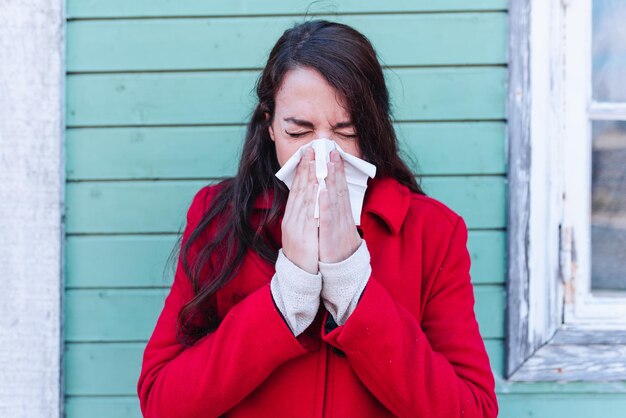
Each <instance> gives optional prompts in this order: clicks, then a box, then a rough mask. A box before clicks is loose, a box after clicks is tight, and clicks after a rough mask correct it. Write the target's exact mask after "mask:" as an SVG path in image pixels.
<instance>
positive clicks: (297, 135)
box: [285, 131, 308, 138]
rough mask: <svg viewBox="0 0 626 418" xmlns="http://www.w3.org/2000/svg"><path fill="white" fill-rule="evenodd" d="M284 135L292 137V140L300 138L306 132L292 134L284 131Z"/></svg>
mask: <svg viewBox="0 0 626 418" xmlns="http://www.w3.org/2000/svg"><path fill="white" fill-rule="evenodd" d="M285 133H286V134H287V135H289V136H291V137H293V138H299V137H301V136H303V135H306V134H308V132H293V133H292V132H287V131H285Z"/></svg>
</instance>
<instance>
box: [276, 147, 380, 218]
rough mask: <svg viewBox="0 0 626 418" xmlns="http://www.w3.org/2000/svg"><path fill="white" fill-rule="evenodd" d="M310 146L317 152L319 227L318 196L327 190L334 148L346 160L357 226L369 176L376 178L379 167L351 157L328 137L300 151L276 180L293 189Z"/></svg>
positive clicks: (316, 216)
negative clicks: (328, 167)
mask: <svg viewBox="0 0 626 418" xmlns="http://www.w3.org/2000/svg"><path fill="white" fill-rule="evenodd" d="M308 147H313V150H314V151H315V173H316V177H317V182H318V184H319V187H318V190H317V196H316V198H315V216H314V217H315V218H316V219H317V226H319V210H320V205H319V197H320V191H322V190H324V189H326V181H325V179H326V176H327V175H328V170H327V166H326V164H327V163H328V162H329V161H330V152H331V151H332V150H333V149H336V150H337V151H339V154H341V157H342V158H343V160H344V167H345V173H346V180H347V182H348V191H349V194H350V206H351V208H352V217H353V218H354V223H355V225H359V224H360V223H361V209H362V208H363V198H364V197H365V190H366V189H367V179H368V177H372V178H374V176H375V175H376V166H375V165H374V164H371V163H368V162H367V161H365V160H362V159H360V158H358V157H355V156H354V155H352V154H348V153H347V152H345V151H344V150H343V149H341V147H340V146H339V144H337V143H336V142H335V141H333V140H330V139H328V138H320V139H315V140H313V141H311V142H309V143H307V144H305V145H303V146H301V147H300V148H298V150H297V151H296V152H295V153H294V154H293V155H292V156H291V158H289V159H288V160H287V162H285V164H284V165H283V166H282V167H281V169H280V170H278V172H277V173H276V177H278V178H279V179H281V180H282V181H283V182H284V183H285V184H286V185H287V187H288V188H289V190H291V184H292V183H293V178H294V177H295V174H296V168H297V166H298V162H300V159H301V158H302V156H303V155H304V150H306V149H307V148H308Z"/></svg>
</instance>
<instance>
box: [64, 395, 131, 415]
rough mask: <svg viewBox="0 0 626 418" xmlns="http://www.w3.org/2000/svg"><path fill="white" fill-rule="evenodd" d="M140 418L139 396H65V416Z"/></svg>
mask: <svg viewBox="0 0 626 418" xmlns="http://www.w3.org/2000/svg"><path fill="white" fill-rule="evenodd" d="M84 417H90V418H111V417H115V418H141V409H140V408H139V398H138V397H137V395H134V396H130V395H129V396H113V397H102V396H79V397H74V396H72V397H66V398H65V418H84Z"/></svg>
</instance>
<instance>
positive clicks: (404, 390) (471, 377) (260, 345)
mask: <svg viewBox="0 0 626 418" xmlns="http://www.w3.org/2000/svg"><path fill="white" fill-rule="evenodd" d="M219 187H220V185H219V184H218V185H209V186H205V187H203V188H202V189H201V190H200V191H199V192H198V193H197V194H196V196H195V197H194V200H193V202H192V204H191V206H190V208H189V211H188V214H187V227H186V229H185V231H184V233H183V240H184V239H186V238H187V236H188V235H189V233H190V232H191V229H190V228H191V227H193V226H195V225H196V224H197V223H198V222H199V219H200V216H201V215H202V213H203V212H204V211H205V210H206V207H207V205H208V204H210V199H211V196H212V195H213V194H214V193H215V191H216V190H217V189H218V188H219ZM271 201H272V193H270V194H269V195H266V196H259V198H257V200H256V202H255V208H256V209H255V211H254V214H253V224H254V222H258V217H259V215H258V213H259V211H260V210H263V209H264V208H268V207H269V206H270V205H271ZM360 228H361V229H362V233H363V239H365V240H366V241H367V244H368V248H369V250H370V254H371V265H372V275H371V276H370V278H369V282H368V284H367V286H366V288H365V290H364V292H363V295H362V298H361V300H360V302H359V304H358V305H357V307H356V309H355V310H354V312H353V313H352V315H351V316H350V317H349V318H348V320H347V322H346V323H345V324H344V325H343V326H339V327H336V328H335V329H333V330H332V331H330V332H326V330H325V327H324V326H323V324H325V323H326V319H327V318H328V316H329V315H328V312H327V311H326V310H325V308H324V305H323V304H321V303H320V311H319V312H318V316H317V317H316V319H315V321H314V322H313V323H312V324H311V326H309V328H307V330H306V331H305V332H303V333H302V334H301V335H299V336H298V337H297V338H295V337H294V336H293V334H292V333H291V331H290V330H289V328H288V326H287V324H286V323H285V321H284V320H283V318H282V316H281V314H280V312H279V311H278V310H277V309H276V306H275V305H274V302H273V299H272V296H271V293H270V286H269V282H270V279H271V278H272V276H273V274H274V271H275V269H274V266H273V265H272V264H270V263H268V262H266V261H264V260H263V259H262V258H261V257H260V256H258V255H257V254H256V253H254V252H253V251H249V253H248V254H247V255H246V257H245V259H244V264H243V265H242V267H241V270H240V272H239V274H238V276H237V277H235V278H234V279H233V280H232V281H231V282H230V283H229V284H228V285H226V286H225V287H223V288H222V289H220V291H218V293H217V295H216V300H217V304H218V313H219V314H220V317H222V318H223V321H222V323H221V324H220V326H219V327H218V329H217V330H216V331H215V332H214V333H210V334H208V335H206V336H204V337H202V338H201V339H200V340H198V342H197V343H196V344H195V345H194V346H193V347H190V348H187V349H184V347H183V346H182V345H179V344H178V342H177V341H176V337H175V322H176V315H177V314H178V311H179V309H180V307H181V306H182V305H183V304H184V303H185V302H186V300H188V299H189V298H191V296H192V290H191V285H190V283H189V282H188V279H187V277H186V276H185V275H184V273H183V271H182V268H181V267H180V262H179V265H178V268H177V271H176V274H175V278H174V282H173V285H172V289H171V291H170V293H169V295H168V297H167V299H166V300H165V305H164V307H163V311H162V312H161V315H160V316H159V318H158V321H157V324H156V327H155V329H154V332H153V334H152V336H151V338H150V340H149V342H148V344H147V346H146V348H145V352H144V356H143V365H142V370H141V375H140V377H139V381H138V384H137V391H138V395H139V400H140V405H141V410H142V412H143V414H144V416H145V417H162V418H170V417H172V418H173V417H180V418H183V417H184V418H195V417H216V416H228V417H326V416H332V417H350V418H352V417H359V418H365V417H386V416H401V417H424V418H426V417H428V418H431V417H432V418H452V417H455V418H458V417H463V418H475V417H476V418H477V417H496V416H497V413H498V404H497V400H496V395H495V382H494V377H493V374H492V372H491V369H490V364H489V359H488V357H487V352H486V350H485V345H484V343H483V340H482V338H481V335H480V333H479V327H478V323H477V321H476V317H475V314H474V293H473V286H472V283H471V282H470V274H469V270H470V256H469V253H468V250H467V246H466V243H467V227H466V224H465V221H464V219H463V218H462V217H461V216H459V215H458V214H456V213H455V212H454V211H452V210H451V209H450V208H448V207H447V206H446V205H444V204H443V203H441V202H439V201H437V200H435V199H433V198H431V197H427V196H423V195H418V194H415V193H411V192H410V190H409V189H408V188H407V187H406V186H404V185H402V184H400V183H398V182H397V181H396V180H395V179H393V178H390V177H387V178H374V179H370V181H369V184H368V188H367V190H366V195H365V200H364V204H363V210H362V215H361V225H360ZM272 233H273V234H274V237H275V238H276V240H277V242H279V243H280V242H281V240H280V238H281V233H280V226H278V230H274V231H272ZM331 318H332V317H331Z"/></svg>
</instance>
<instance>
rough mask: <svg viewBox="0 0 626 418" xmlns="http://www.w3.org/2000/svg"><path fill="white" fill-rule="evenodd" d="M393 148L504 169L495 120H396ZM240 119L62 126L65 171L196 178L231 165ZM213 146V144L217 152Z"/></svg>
mask: <svg viewBox="0 0 626 418" xmlns="http://www.w3.org/2000/svg"><path fill="white" fill-rule="evenodd" d="M395 129H396V133H397V136H398V141H399V144H400V150H401V152H402V153H403V155H404V156H405V157H406V158H405V160H406V161H407V163H408V164H409V166H410V168H411V169H412V170H413V172H414V173H420V174H423V175H442V174H447V175H450V174H454V175H476V174H481V175H485V174H499V175H503V174H504V173H505V171H506V161H505V155H506V154H505V150H504V144H505V142H506V139H505V133H504V130H505V124H504V123H503V122H468V123H463V122H458V123H455V122H449V123H448V122H442V123H430V122H424V123H397V124H396V126H395ZM244 136H245V126H243V125H241V126H206V127H205V126H202V127H163V128H142V127H137V128H82V129H69V130H68V131H67V137H66V155H67V160H68V161H67V165H66V168H67V178H68V180H70V181H76V180H122V179H137V180H148V179H154V180H158V179H185V178H189V179H192V178H193V179H196V178H210V177H222V176H232V175H235V174H236V172H237V166H238V164H239V158H240V156H241V148H242V145H243V140H244ZM217 150H219V152H217Z"/></svg>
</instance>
